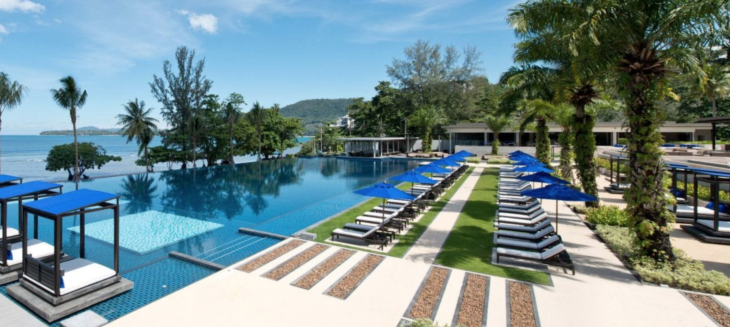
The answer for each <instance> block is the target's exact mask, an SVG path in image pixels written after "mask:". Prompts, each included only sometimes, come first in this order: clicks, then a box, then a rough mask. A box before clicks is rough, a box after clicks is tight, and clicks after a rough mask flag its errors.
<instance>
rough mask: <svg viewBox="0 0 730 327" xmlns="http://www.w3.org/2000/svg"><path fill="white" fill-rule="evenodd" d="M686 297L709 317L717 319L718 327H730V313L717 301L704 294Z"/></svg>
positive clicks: (689, 294) (690, 294)
mask: <svg viewBox="0 0 730 327" xmlns="http://www.w3.org/2000/svg"><path fill="white" fill-rule="evenodd" d="M684 295H685V296H686V297H687V298H688V299H690V300H691V301H692V302H694V303H695V304H696V305H697V306H698V307H700V308H701V309H702V310H703V311H705V313H707V315H709V316H710V317H712V319H715V321H716V322H717V324H718V325H720V326H723V327H730V313H729V312H727V310H726V309H725V307H724V306H722V305H720V304H719V303H717V301H715V299H713V298H711V297H709V296H707V295H702V294H694V293H684Z"/></svg>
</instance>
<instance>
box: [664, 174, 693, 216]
mask: <svg viewBox="0 0 730 327" xmlns="http://www.w3.org/2000/svg"><path fill="white" fill-rule="evenodd" d="M667 168H669V171H670V172H671V174H672V189H671V193H672V196H673V197H674V202H675V203H674V208H673V211H674V212H677V204H680V203H686V202H687V178H688V176H689V174H690V173H692V172H693V170H692V169H691V168H689V166H685V165H678V164H673V163H667ZM680 173H681V174H682V175H683V176H684V188H683V189H680V188H677V175H678V174H680ZM677 218H678V219H679V217H677ZM678 222H680V221H679V220H678Z"/></svg>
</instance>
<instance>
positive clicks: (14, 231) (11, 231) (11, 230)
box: [0, 226, 20, 240]
mask: <svg viewBox="0 0 730 327" xmlns="http://www.w3.org/2000/svg"><path fill="white" fill-rule="evenodd" d="M18 235H20V233H19V232H18V230H17V229H15V228H12V227H10V226H8V239H10V238H13V237H16V236H18ZM2 239H3V232H2V226H0V240H2Z"/></svg>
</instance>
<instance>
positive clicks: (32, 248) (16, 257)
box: [8, 239, 54, 267]
mask: <svg viewBox="0 0 730 327" xmlns="http://www.w3.org/2000/svg"><path fill="white" fill-rule="evenodd" d="M8 252H10V253H12V259H10V256H8V267H10V266H14V265H17V264H20V263H23V242H18V243H13V244H10V250H8ZM53 252H54V248H53V245H50V244H48V243H46V242H43V241H39V240H36V239H30V240H28V254H30V255H32V256H33V258H36V259H38V258H43V257H47V256H49V255H53Z"/></svg>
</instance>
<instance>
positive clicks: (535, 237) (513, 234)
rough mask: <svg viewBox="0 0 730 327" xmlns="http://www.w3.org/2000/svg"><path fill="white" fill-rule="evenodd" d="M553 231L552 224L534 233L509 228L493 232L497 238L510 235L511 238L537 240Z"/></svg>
mask: <svg viewBox="0 0 730 327" xmlns="http://www.w3.org/2000/svg"><path fill="white" fill-rule="evenodd" d="M553 233H555V228H553V225H548V226H547V227H545V228H543V229H541V230H539V231H537V232H536V233H527V232H518V231H511V230H503V229H500V230H498V231H497V232H496V233H495V234H496V235H497V238H499V237H511V238H521V239H526V240H539V239H541V238H543V237H545V236H548V235H551V234H553Z"/></svg>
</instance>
